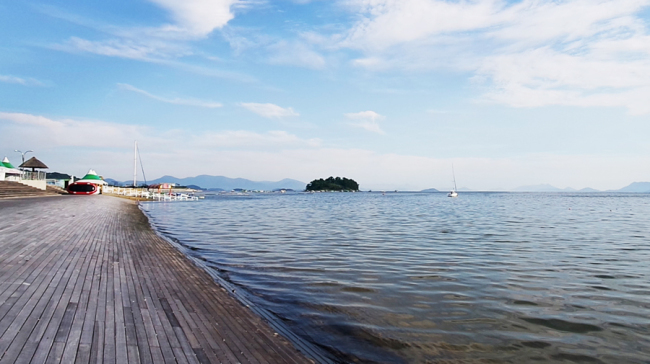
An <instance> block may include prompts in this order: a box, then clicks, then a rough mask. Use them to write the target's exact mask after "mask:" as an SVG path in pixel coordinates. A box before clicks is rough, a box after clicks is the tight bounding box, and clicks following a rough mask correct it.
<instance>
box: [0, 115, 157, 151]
mask: <svg viewBox="0 0 650 364" xmlns="http://www.w3.org/2000/svg"><path fill="white" fill-rule="evenodd" d="M0 120H4V121H7V122H9V123H4V124H5V125H4V126H3V128H4V130H3V133H2V134H1V136H2V137H3V139H4V140H3V144H5V145H7V144H9V143H11V142H12V141H13V140H16V139H19V140H25V141H27V140H28V141H29V143H30V144H33V145H40V146H48V147H52V146H73V147H96V148H115V147H124V146H128V145H131V143H132V142H133V140H134V139H148V140H151V139H153V138H152V137H149V136H148V135H149V133H148V132H147V128H143V127H139V126H134V125H121V124H115V123H107V122H102V121H84V120H73V119H61V120H53V119H50V118H47V117H44V116H40V115H32V114H24V113H6V112H0Z"/></svg>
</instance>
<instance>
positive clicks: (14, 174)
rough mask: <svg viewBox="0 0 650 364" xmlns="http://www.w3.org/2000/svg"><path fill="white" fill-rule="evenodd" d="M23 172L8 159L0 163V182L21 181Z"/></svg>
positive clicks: (5, 158)
mask: <svg viewBox="0 0 650 364" xmlns="http://www.w3.org/2000/svg"><path fill="white" fill-rule="evenodd" d="M22 174H23V172H22V171H21V170H19V169H17V168H16V167H14V166H13V164H11V162H9V159H8V158H7V157H4V159H3V160H2V161H0V181H16V182H18V181H20V179H21V175H22Z"/></svg>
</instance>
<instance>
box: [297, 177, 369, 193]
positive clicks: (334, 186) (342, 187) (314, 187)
mask: <svg viewBox="0 0 650 364" xmlns="http://www.w3.org/2000/svg"><path fill="white" fill-rule="evenodd" d="M305 190H307V191H359V184H358V183H357V182H355V181H354V180H353V179H348V178H345V177H343V178H341V177H336V178H334V177H329V178H328V179H322V178H320V179H315V180H313V181H311V182H310V183H309V184H308V185H307V187H306V188H305Z"/></svg>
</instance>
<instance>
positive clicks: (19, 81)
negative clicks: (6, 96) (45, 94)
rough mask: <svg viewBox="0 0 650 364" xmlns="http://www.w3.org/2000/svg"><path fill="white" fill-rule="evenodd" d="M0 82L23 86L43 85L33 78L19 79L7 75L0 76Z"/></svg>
mask: <svg viewBox="0 0 650 364" xmlns="http://www.w3.org/2000/svg"><path fill="white" fill-rule="evenodd" d="M0 82H4V83H15V84H19V85H23V86H43V83H42V82H40V81H38V80H35V79H33V78H21V77H16V76H9V75H0Z"/></svg>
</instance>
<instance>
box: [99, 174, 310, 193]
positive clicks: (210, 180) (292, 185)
mask: <svg viewBox="0 0 650 364" xmlns="http://www.w3.org/2000/svg"><path fill="white" fill-rule="evenodd" d="M106 182H108V183H110V184H115V185H119V186H123V185H126V186H129V185H132V184H133V180H130V181H116V180H114V179H111V178H107V179H106ZM138 182H139V183H138V184H141V183H143V182H140V181H138ZM158 183H176V184H178V185H182V186H196V187H200V188H202V189H213V190H226V191H230V190H234V189H236V188H241V189H245V190H263V191H272V190H277V189H282V188H284V189H292V190H298V191H302V190H304V189H305V186H307V184H306V183H304V182H300V181H297V180H295V179H288V178H286V179H283V180H281V181H278V182H269V181H251V180H248V179H244V178H228V177H224V176H208V175H200V176H196V177H187V178H178V177H174V176H162V177H160V178H157V179H154V180H151V181H147V184H149V185H153V184H158Z"/></svg>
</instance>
